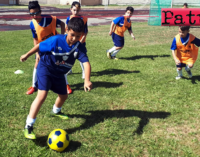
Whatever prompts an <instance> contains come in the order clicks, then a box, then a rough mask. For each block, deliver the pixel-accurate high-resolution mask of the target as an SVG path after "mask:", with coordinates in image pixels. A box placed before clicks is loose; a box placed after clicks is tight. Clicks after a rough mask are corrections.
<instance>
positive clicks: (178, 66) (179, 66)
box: [176, 63, 186, 68]
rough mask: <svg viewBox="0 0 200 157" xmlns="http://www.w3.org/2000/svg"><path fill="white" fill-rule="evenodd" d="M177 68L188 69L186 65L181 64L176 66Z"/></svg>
mask: <svg viewBox="0 0 200 157" xmlns="http://www.w3.org/2000/svg"><path fill="white" fill-rule="evenodd" d="M176 67H177V68H182V67H186V64H185V63H179V64H178V65H176Z"/></svg>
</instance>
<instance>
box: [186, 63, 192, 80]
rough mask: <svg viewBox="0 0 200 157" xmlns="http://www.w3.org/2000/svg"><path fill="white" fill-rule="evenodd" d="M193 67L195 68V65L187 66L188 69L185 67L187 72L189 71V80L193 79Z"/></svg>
mask: <svg viewBox="0 0 200 157" xmlns="http://www.w3.org/2000/svg"><path fill="white" fill-rule="evenodd" d="M193 66H194V64H188V65H186V67H185V70H186V71H187V73H188V76H189V78H192V72H191V69H192V68H193Z"/></svg>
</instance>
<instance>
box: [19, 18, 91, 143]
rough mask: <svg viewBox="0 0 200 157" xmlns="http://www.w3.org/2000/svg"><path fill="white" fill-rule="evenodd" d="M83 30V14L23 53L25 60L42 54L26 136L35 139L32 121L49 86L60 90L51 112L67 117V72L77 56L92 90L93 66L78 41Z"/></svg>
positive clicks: (88, 85)
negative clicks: (62, 31) (64, 32)
mask: <svg viewBox="0 0 200 157" xmlns="http://www.w3.org/2000/svg"><path fill="white" fill-rule="evenodd" d="M82 31H83V21H82V20H81V19H80V18H72V19H71V20H70V21H69V24H68V34H67V35H56V36H52V37H50V38H48V39H46V40H45V41H43V42H41V43H39V44H37V45H36V46H34V47H33V48H32V49H31V50H30V51H29V52H28V53H26V54H24V55H22V56H21V58H20V60H21V61H22V62H24V61H25V60H26V59H27V58H28V57H29V56H31V55H32V54H34V53H36V52H38V51H40V53H41V54H42V55H41V58H40V62H39V63H38V67H37V70H38V71H37V78H38V81H37V82H38V85H37V88H38V93H37V96H36V98H35V100H34V101H33V103H32V105H31V108H30V112H29V115H28V116H27V120H26V125H25V130H24V135H25V137H26V138H28V139H36V136H35V134H34V133H33V124H34V123H35V120H36V116H37V114H38V112H39V109H40V107H41V105H42V104H43V102H44V101H45V99H46V97H47V94H48V91H49V90H52V91H53V92H55V93H57V94H58V97H57V99H56V101H55V104H54V106H53V110H52V112H51V114H52V116H57V117H60V118H62V119H68V117H67V116H66V115H64V114H63V113H61V107H62V105H63V104H64V102H65V100H66V99H67V96H68V94H67V89H66V87H65V77H64V74H66V73H67V72H68V71H69V70H70V69H71V68H72V66H73V65H74V63H75V60H76V59H78V60H79V61H81V62H82V63H83V65H84V68H85V81H84V90H85V91H87V89H88V91H90V90H91V89H92V83H91V82H90V72H91V66H90V63H89V60H88V57H87V55H86V52H85V50H86V49H85V47H84V45H82V44H81V43H80V42H79V39H80V37H81V35H82Z"/></svg>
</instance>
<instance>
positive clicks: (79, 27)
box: [67, 17, 84, 32]
mask: <svg viewBox="0 0 200 157" xmlns="http://www.w3.org/2000/svg"><path fill="white" fill-rule="evenodd" d="M67 27H68V30H70V29H72V30H73V31H74V32H83V29H84V22H83V20H82V19H81V18H79V17H73V18H72V19H70V20H69V23H68V25H67Z"/></svg>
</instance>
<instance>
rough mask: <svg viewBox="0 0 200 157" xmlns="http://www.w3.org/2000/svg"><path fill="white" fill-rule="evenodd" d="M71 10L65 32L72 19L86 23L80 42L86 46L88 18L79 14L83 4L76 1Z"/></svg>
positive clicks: (83, 76) (83, 75)
mask: <svg viewBox="0 0 200 157" xmlns="http://www.w3.org/2000/svg"><path fill="white" fill-rule="evenodd" d="M70 10H71V13H72V15H70V16H68V17H67V19H66V29H65V30H66V31H67V29H68V28H67V25H68V23H69V20H70V19H71V18H74V17H75V18H80V19H82V20H83V22H84V29H83V30H84V32H83V34H82V36H81V38H80V42H81V43H82V44H84V45H85V46H86V42H85V41H86V36H87V34H88V26H87V18H86V17H84V16H82V15H80V14H79V12H80V10H81V4H80V3H79V2H77V1H74V2H73V3H72V5H71V9H70ZM80 65H81V69H82V79H84V78H85V74H84V67H83V64H82V63H81V62H80ZM71 72H72V71H71Z"/></svg>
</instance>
